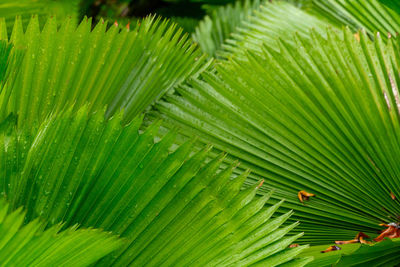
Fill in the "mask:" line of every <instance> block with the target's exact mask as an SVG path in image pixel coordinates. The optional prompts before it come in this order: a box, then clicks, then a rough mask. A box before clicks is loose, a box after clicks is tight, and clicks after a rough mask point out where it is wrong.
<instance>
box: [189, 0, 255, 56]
mask: <svg viewBox="0 0 400 267" xmlns="http://www.w3.org/2000/svg"><path fill="white" fill-rule="evenodd" d="M260 4H261V1H260V0H255V1H251V0H246V1H244V2H241V1H237V2H236V3H235V4H234V5H231V4H230V5H227V6H222V7H219V8H217V9H215V10H213V12H212V14H211V15H210V16H209V15H207V16H205V17H204V19H203V20H202V21H201V22H200V23H199V25H198V27H197V28H196V29H195V32H194V33H193V39H194V40H195V41H196V42H197V43H198V44H199V46H200V47H201V49H202V50H203V51H204V52H205V53H207V54H208V55H210V56H215V55H216V52H217V51H218V50H220V49H221V46H222V44H223V43H224V41H225V40H226V39H227V38H228V37H229V36H230V34H231V33H233V32H235V30H236V28H237V27H238V26H240V25H241V24H242V23H244V21H246V20H248V19H249V17H250V16H251V14H252V12H253V11H254V10H257V9H259V8H260Z"/></svg>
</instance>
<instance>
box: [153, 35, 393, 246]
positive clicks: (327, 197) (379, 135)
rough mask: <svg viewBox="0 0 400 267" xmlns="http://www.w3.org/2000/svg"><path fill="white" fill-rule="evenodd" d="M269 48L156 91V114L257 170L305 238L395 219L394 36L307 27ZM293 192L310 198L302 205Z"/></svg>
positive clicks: (326, 238)
mask: <svg viewBox="0 0 400 267" xmlns="http://www.w3.org/2000/svg"><path fill="white" fill-rule="evenodd" d="M278 47H279V51H276V50H275V48H272V47H269V46H264V47H263V48H262V50H263V51H262V55H258V54H254V53H247V56H246V57H247V58H246V59H241V60H236V59H232V60H230V61H227V62H223V63H220V64H218V65H217V70H218V73H217V74H215V73H205V74H204V75H202V80H194V81H193V82H191V83H190V86H184V87H180V88H179V89H178V90H177V94H175V95H168V96H167V97H166V98H164V100H163V101H162V102H160V104H159V105H158V106H157V109H158V110H159V111H160V114H157V115H156V116H160V117H161V118H163V119H164V120H165V122H166V123H165V125H166V126H167V127H168V125H177V126H180V127H182V128H183V129H184V130H185V132H186V134H187V135H189V136H191V135H193V134H195V135H199V136H200V138H201V140H203V141H204V142H210V143H213V144H215V147H216V148H218V149H220V150H223V151H227V152H228V153H229V154H230V155H231V156H232V157H233V158H238V159H240V160H241V161H242V166H244V167H246V168H251V169H252V170H254V172H255V173H256V174H257V176H256V177H259V176H261V177H264V178H265V179H266V184H267V185H268V186H271V187H272V188H277V189H278V190H277V193H276V194H275V196H277V197H278V198H285V199H287V201H286V202H285V206H286V207H287V208H289V209H295V210H296V211H297V212H296V214H295V217H296V218H297V219H300V220H301V222H302V224H301V226H300V228H299V229H302V230H305V232H306V235H305V238H304V239H303V240H304V241H305V242H310V243H326V242H331V241H332V239H333V238H332V234H329V232H331V231H334V233H333V235H334V236H335V238H336V239H343V240H345V239H350V238H352V237H353V236H354V235H355V233H356V232H358V231H365V232H371V231H372V232H374V231H377V230H379V227H378V224H379V223H380V222H386V221H387V220H396V216H397V215H398V214H399V213H400V210H399V206H398V204H397V202H396V201H393V200H392V199H391V196H390V192H393V193H394V195H395V196H400V191H399V188H400V186H399V181H398V179H397V178H396V177H398V173H399V171H400V169H399V168H398V166H399V163H398V157H397V156H396V155H397V154H398V153H399V151H398V150H399V149H400V146H399V143H398V140H399V136H398V135H399V133H400V131H399V129H398V127H399V124H398V122H399V111H398V104H399V99H398V79H397V74H398V71H399V62H400V61H399V51H400V48H399V42H398V41H397V40H390V42H389V45H387V46H386V45H384V44H383V43H382V40H381V38H379V35H378V37H377V41H376V42H375V43H374V42H371V41H370V40H369V39H368V37H367V36H366V35H365V34H361V42H358V41H357V39H356V38H355V37H354V36H353V34H352V33H351V32H350V31H348V30H347V31H344V32H343V33H342V34H338V33H336V32H335V31H329V33H328V39H325V38H324V37H323V36H322V35H320V34H318V33H317V32H315V31H314V32H313V33H312V34H311V38H309V37H307V38H302V37H300V36H296V38H295V39H293V41H291V42H286V41H284V40H282V41H280V42H279V44H278ZM238 73H240V75H237V74H238ZM300 190H306V191H307V192H311V193H316V194H317V198H315V199H312V200H311V201H310V202H309V203H307V205H302V204H301V203H300V202H299V200H298V199H297V192H298V191H300ZM382 207H383V208H384V209H383V208H382ZM388 216H389V219H388Z"/></svg>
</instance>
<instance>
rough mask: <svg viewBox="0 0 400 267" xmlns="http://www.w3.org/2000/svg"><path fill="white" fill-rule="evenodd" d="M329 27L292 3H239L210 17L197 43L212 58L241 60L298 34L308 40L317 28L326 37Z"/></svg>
mask: <svg viewBox="0 0 400 267" xmlns="http://www.w3.org/2000/svg"><path fill="white" fill-rule="evenodd" d="M329 25H330V23H329V22H326V21H325V20H322V19H320V18H318V17H316V16H312V15H310V14H308V13H306V12H305V11H303V10H301V9H299V8H297V7H295V6H294V5H292V4H290V3H288V2H284V1H275V2H273V3H270V2H268V1H258V0H257V1H245V2H243V3H241V2H240V1H239V2H237V3H236V4H235V5H234V6H231V5H228V6H226V7H220V8H218V9H217V10H215V11H214V12H213V13H212V15H211V16H206V17H205V18H204V20H203V21H201V22H200V23H199V26H198V27H197V28H196V32H195V33H194V34H193V39H194V40H195V41H196V42H198V43H199V45H200V47H201V48H202V49H203V51H204V52H206V53H207V54H209V55H216V56H219V57H222V58H227V57H229V56H231V55H235V56H236V57H237V56H239V55H241V54H242V53H243V51H244V50H248V49H250V50H255V51H259V50H260V47H261V44H262V43H268V44H271V45H274V44H275V43H276V39H277V38H280V37H282V38H284V37H286V36H290V35H292V34H293V33H295V32H297V33H299V34H301V35H302V36H308V35H309V30H310V29H311V28H314V29H316V30H318V31H319V32H321V33H323V32H325V30H326V28H327V27H328V26H329ZM285 39H287V38H285Z"/></svg>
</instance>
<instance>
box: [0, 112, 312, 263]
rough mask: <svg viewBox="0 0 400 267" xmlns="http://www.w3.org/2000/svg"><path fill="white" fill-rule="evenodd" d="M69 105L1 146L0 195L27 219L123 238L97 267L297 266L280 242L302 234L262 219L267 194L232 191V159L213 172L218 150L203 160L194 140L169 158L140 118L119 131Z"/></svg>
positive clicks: (282, 218) (169, 139)
mask: <svg viewBox="0 0 400 267" xmlns="http://www.w3.org/2000/svg"><path fill="white" fill-rule="evenodd" d="M71 109H72V108H71ZM71 109H70V110H68V111H66V112H63V113H62V114H60V115H58V116H55V117H52V118H50V119H48V120H46V121H45V123H43V125H42V126H41V127H40V128H39V130H38V131H37V132H36V133H32V132H31V131H29V130H28V131H27V132H24V131H22V132H19V133H17V132H13V134H12V135H7V136H4V137H3V138H2V139H1V141H0V143H1V147H2V149H1V152H0V158H1V159H2V161H1V166H0V170H1V171H2V173H1V175H0V177H2V179H1V182H0V184H1V188H2V190H1V191H2V194H3V195H4V196H5V197H6V198H7V199H8V200H9V201H10V203H11V205H12V207H18V206H20V205H23V206H24V207H26V209H27V219H26V220H27V222H28V221H30V220H32V219H33V218H35V217H37V216H40V217H41V218H43V219H45V220H46V221H48V222H49V224H50V225H52V224H56V223H59V222H64V223H65V225H66V226H71V225H75V224H80V225H82V226H86V227H95V228H101V229H105V230H107V231H112V232H113V233H115V234H118V235H120V236H122V237H124V238H126V239H127V241H126V243H125V246H123V248H122V249H120V250H119V251H117V252H115V253H114V255H113V256H110V257H108V258H106V259H104V260H102V261H101V262H100V263H99V264H101V265H105V266H110V265H111V264H116V265H122V266H126V265H129V264H133V265H140V266H141V265H145V264H149V265H153V266H160V265H161V266H164V265H165V266H166V265H168V266H171V265H175V266H176V265H179V266H189V265H193V264H194V265H206V264H210V265H219V266H226V265H232V264H239V265H249V264H253V263H260V264H261V263H262V262H264V261H268V262H270V263H271V264H272V263H273V264H272V265H270V266H275V265H279V264H282V263H287V262H290V261H292V260H293V261H296V262H298V261H299V260H300V258H298V257H297V255H298V254H299V253H300V252H301V251H303V250H304V249H305V248H306V246H301V247H298V248H294V249H291V248H288V246H289V245H290V244H291V243H292V242H293V241H295V240H296V239H297V238H299V237H300V236H301V235H302V233H296V234H294V235H287V233H288V232H290V231H292V229H293V228H294V227H295V226H297V225H298V223H290V224H287V225H285V226H284V227H280V226H281V225H282V224H283V223H285V222H286V221H287V220H288V218H289V217H290V216H291V214H292V212H291V211H289V212H287V213H285V214H282V215H277V216H274V218H273V219H270V218H271V216H272V215H273V214H274V212H275V211H276V210H277V209H278V207H279V206H280V205H281V204H282V202H279V203H277V204H275V205H272V206H270V207H268V208H267V207H264V206H265V203H266V201H267V200H268V199H269V197H270V194H266V195H264V196H263V197H260V198H259V197H255V195H256V192H257V191H258V189H259V187H260V186H261V185H260V182H259V181H258V182H257V183H255V184H254V185H252V186H251V188H249V189H247V190H244V191H241V190H240V188H241V186H242V183H243V181H244V180H245V179H246V177H247V175H248V172H244V173H242V174H240V175H239V176H238V177H237V178H235V179H233V180H231V176H232V171H233V169H234V168H235V166H236V165H237V163H234V164H232V165H231V166H229V167H228V168H226V169H224V170H221V171H220V165H221V162H222V161H223V159H224V157H225V155H224V154H222V155H220V156H219V157H217V158H216V159H214V160H211V161H209V162H206V161H205V160H206V158H207V156H208V151H209V149H210V148H206V149H202V150H200V151H199V152H196V153H194V154H193V153H191V152H192V151H193V141H189V142H187V143H185V144H183V145H182V146H180V147H178V148H177V149H176V150H174V151H173V152H172V153H171V150H170V149H171V146H172V145H173V143H174V141H175V135H176V134H175V133H174V132H173V131H172V132H170V133H168V134H167V135H166V136H165V137H164V138H162V139H161V140H160V141H159V142H157V143H155V142H154V138H155V137H156V135H157V129H158V124H153V125H152V126H150V127H149V128H148V129H147V130H145V131H144V132H142V133H139V127H140V125H141V121H142V118H140V117H138V118H136V119H134V120H133V121H132V122H131V123H130V124H129V125H127V126H121V122H122V120H121V118H122V115H119V116H115V117H113V118H112V119H111V120H110V121H105V120H104V113H103V112H99V113H96V114H95V115H93V116H89V115H88V107H87V106H85V107H83V108H81V109H80V110H79V111H78V113H77V114H75V113H74V112H72V111H71ZM191 154H192V155H191ZM309 260H310V259H309V258H304V259H303V258H301V263H302V264H303V265H304V264H305V263H306V262H307V261H309Z"/></svg>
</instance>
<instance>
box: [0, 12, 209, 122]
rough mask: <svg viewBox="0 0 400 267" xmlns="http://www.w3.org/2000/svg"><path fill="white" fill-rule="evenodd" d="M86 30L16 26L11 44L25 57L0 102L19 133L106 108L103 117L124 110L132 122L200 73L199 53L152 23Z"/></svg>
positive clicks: (67, 25)
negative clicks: (62, 116)
mask: <svg viewBox="0 0 400 267" xmlns="http://www.w3.org/2000/svg"><path fill="white" fill-rule="evenodd" d="M91 26H92V25H91V22H90V20H87V19H85V20H84V21H83V22H82V23H81V24H80V25H79V27H78V28H76V26H75V25H74V23H73V21H72V20H71V19H69V20H67V21H65V22H64V23H63V25H62V26H61V28H60V29H59V30H57V22H56V19H55V18H52V19H49V20H48V21H47V23H46V25H45V26H44V28H43V30H40V28H39V22H38V20H37V18H33V19H32V20H31V21H30V23H29V25H28V28H27V30H26V32H24V31H23V27H22V24H21V20H17V22H16V24H15V27H14V30H13V33H12V36H11V41H12V43H13V44H14V45H15V46H16V47H17V48H20V47H22V48H25V49H26V51H25V56H24V60H23V62H22V67H21V70H20V71H19V73H18V76H17V77H16V81H15V82H14V83H13V85H12V86H9V87H8V88H7V90H4V91H3V93H2V95H0V101H1V102H0V107H1V116H2V118H3V119H4V118H5V117H7V116H8V115H9V114H10V113H14V114H18V125H20V126H21V125H25V126H26V125H35V124H36V125H38V124H40V122H42V121H43V120H44V119H45V118H46V117H47V116H48V115H49V114H51V113H52V112H59V111H60V110H63V109H64V108H65V107H68V106H69V105H71V104H74V105H75V107H76V108H79V107H81V106H82V105H84V104H85V103H89V110H88V111H89V112H92V111H95V110H98V109H102V108H103V107H104V105H108V111H107V114H106V115H107V117H110V116H111V115H112V114H114V113H115V112H118V111H119V110H121V109H124V115H125V121H126V122H129V121H130V119H132V118H133V117H134V116H135V115H137V114H139V113H140V112H142V111H143V110H144V109H146V108H147V107H148V106H149V105H151V104H152V103H153V101H155V100H156V99H157V98H159V97H161V96H162V94H163V93H165V92H166V91H168V90H169V89H171V88H173V87H174V86H176V85H177V84H179V83H180V82H182V81H183V80H185V79H186V78H187V77H190V76H193V75H196V74H197V72H199V71H200V70H201V69H202V68H203V67H204V64H205V62H204V57H202V56H201V53H200V51H199V50H197V49H196V46H195V45H192V44H191V43H190V42H189V41H188V40H187V36H181V30H178V31H176V29H175V26H171V25H170V24H169V23H168V22H167V21H161V20H160V19H155V17H149V18H147V19H145V20H143V21H141V22H138V23H137V24H136V26H135V25H131V30H129V29H124V30H121V31H120V29H119V28H118V27H115V26H111V28H110V29H108V30H107V24H106V23H104V22H100V23H99V24H97V25H96V27H95V28H94V30H93V31H91ZM167 26H171V27H167ZM0 36H2V38H3V39H5V38H6V34H5V33H4V32H0Z"/></svg>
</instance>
